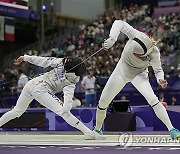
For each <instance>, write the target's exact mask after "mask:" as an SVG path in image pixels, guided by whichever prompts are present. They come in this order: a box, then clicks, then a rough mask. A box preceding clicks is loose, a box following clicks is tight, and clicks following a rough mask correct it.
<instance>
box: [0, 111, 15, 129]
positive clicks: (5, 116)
mask: <svg viewBox="0 0 180 154" xmlns="http://www.w3.org/2000/svg"><path fill="white" fill-rule="evenodd" d="M16 117H17V114H16V112H15V111H14V110H11V111H8V112H6V113H5V114H3V115H2V117H1V118H0V127H1V126H3V125H4V124H5V123H7V122H8V121H10V120H12V119H14V118H16Z"/></svg>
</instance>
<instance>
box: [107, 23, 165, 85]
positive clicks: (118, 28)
mask: <svg viewBox="0 0 180 154" xmlns="http://www.w3.org/2000/svg"><path fill="white" fill-rule="evenodd" d="M121 32H122V33H123V34H125V35H126V36H127V37H128V38H129V40H128V42H127V43H126V45H125V47H124V50H123V52H122V55H121V59H120V61H119V63H118V65H121V66H119V68H121V69H122V68H123V73H124V74H125V76H126V77H127V78H130V79H132V78H134V77H135V76H136V75H137V74H139V73H142V72H148V69H147V68H148V66H152V67H153V70H154V73H155V76H156V79H157V82H159V79H164V71H163V69H162V67H161V61H160V52H159V49H158V47H157V46H155V45H153V44H152V42H151V40H150V38H149V37H148V36H147V35H146V34H144V33H143V32H140V31H138V30H136V29H135V28H133V27H132V26H131V25H129V24H128V23H126V22H124V21H121V20H115V21H114V23H113V25H112V27H111V30H110V34H109V37H111V38H113V39H114V40H115V41H117V39H118V36H119V34H120V33H121ZM135 37H136V38H138V39H139V40H141V41H142V42H143V43H144V45H145V46H146V48H147V51H148V52H147V53H148V55H147V56H145V57H138V56H135V53H137V54H142V52H144V50H143V49H142V47H141V45H140V44H138V43H137V42H136V41H134V40H133V39H134V38H135ZM117 67H118V66H117Z"/></svg>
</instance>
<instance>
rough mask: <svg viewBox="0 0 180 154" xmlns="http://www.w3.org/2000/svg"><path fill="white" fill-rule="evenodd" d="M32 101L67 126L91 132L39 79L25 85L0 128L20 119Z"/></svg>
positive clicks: (1, 122) (1, 120) (0, 119)
mask: <svg viewBox="0 0 180 154" xmlns="http://www.w3.org/2000/svg"><path fill="white" fill-rule="evenodd" d="M33 99H36V100H37V101H38V102H39V103H40V104H42V105H43V106H45V107H46V108H48V109H50V110H51V111H53V112H54V113H56V114H57V115H59V116H61V117H62V118H63V119H64V120H65V121H66V122H67V123H68V124H69V125H71V126H73V127H75V128H77V129H79V130H80V131H82V132H83V133H84V134H86V133H88V132H89V131H91V130H90V129H89V128H88V127H86V126H85V125H84V124H83V123H82V122H81V121H80V120H79V119H77V118H76V117H75V116H74V115H72V114H71V112H70V111H68V110H67V108H64V106H63V102H62V101H61V100H60V99H59V98H58V97H56V96H55V95H54V94H52V93H51V90H50V89H49V87H48V85H47V84H45V83H44V82H42V79H41V77H38V78H35V79H33V80H31V81H29V82H28V83H27V84H26V85H25V87H24V88H23V90H22V92H21V95H20V97H19V99H18V101H17V104H16V106H15V107H14V108H13V109H12V110H11V111H9V112H6V113H5V114H4V115H3V116H2V117H1V118H0V127H1V126H2V125H4V124H5V123H7V122H8V121H10V120H12V119H14V118H16V117H20V116H21V115H22V114H23V113H24V112H25V111H26V109H27V108H28V106H29V104H30V103H31V101H32V100H33ZM68 109H69V108H68Z"/></svg>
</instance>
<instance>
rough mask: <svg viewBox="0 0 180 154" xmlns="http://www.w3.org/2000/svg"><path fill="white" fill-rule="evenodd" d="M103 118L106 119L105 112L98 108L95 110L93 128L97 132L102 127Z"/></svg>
mask: <svg viewBox="0 0 180 154" xmlns="http://www.w3.org/2000/svg"><path fill="white" fill-rule="evenodd" d="M105 118H106V110H100V109H99V108H97V110H96V127H95V128H96V129H97V130H101V129H102V125H103V122H104V119H105Z"/></svg>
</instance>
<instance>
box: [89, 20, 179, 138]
mask: <svg viewBox="0 0 180 154" xmlns="http://www.w3.org/2000/svg"><path fill="white" fill-rule="evenodd" d="M120 33H123V34H125V35H126V36H127V37H128V38H129V40H128V41H127V43H126V45H125V47H124V49H123V52H122V55H121V58H120V60H119V62H118V64H117V66H116V67H115V69H114V71H113V73H112V74H111V76H110V78H109V80H108V81H107V83H106V85H105V87H104V89H103V91H102V94H101V97H100V100H99V104H98V107H97V111H96V126H95V128H94V130H93V134H92V138H95V139H104V138H105V137H104V136H103V134H102V131H101V128H102V124H103V122H104V119H105V117H106V109H107V107H108V106H109V104H110V103H111V101H112V100H113V99H114V97H115V96H116V95H117V94H118V93H119V92H120V91H121V90H122V88H123V87H124V86H125V85H126V83H128V82H131V83H132V84H133V85H134V87H136V89H137V90H138V91H139V92H140V93H141V94H142V95H143V96H144V97H145V99H146V100H147V102H148V103H149V105H150V106H151V107H152V108H153V110H154V112H155V114H156V116H157V117H158V118H159V119H160V120H161V121H162V122H163V123H164V124H165V125H166V127H167V128H168V130H169V131H170V135H171V138H173V139H177V138H180V131H179V130H177V129H175V128H174V127H173V125H172V124H171V121H170V119H169V116H168V114H167V111H166V109H165V107H164V106H163V105H162V103H160V102H159V100H158V98H157V96H156V95H155V94H154V92H153V90H152V87H151V85H150V83H149V78H148V66H152V68H153V70H154V72H155V76H156V79H157V82H158V84H159V85H160V86H161V87H162V88H166V86H167V84H168V83H167V81H166V80H165V79H164V72H163V69H162V67H161V61H160V51H159V49H158V47H157V46H156V43H157V42H156V41H155V40H154V39H153V38H151V37H149V36H147V35H146V34H144V33H143V32H140V31H138V30H136V29H134V28H133V27H132V26H131V25H129V24H128V23H126V22H124V21H121V20H115V21H114V23H113V25H112V27H111V30H110V34H109V38H108V39H107V40H105V41H104V43H103V47H104V49H105V50H108V49H110V48H111V47H112V46H113V45H114V43H115V42H116V41H117V39H118V36H119V34H120Z"/></svg>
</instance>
